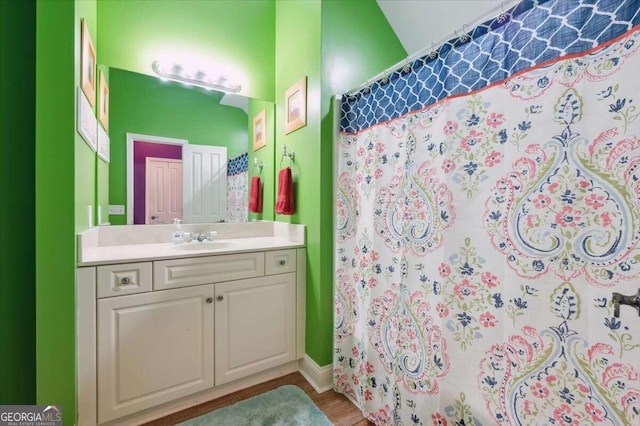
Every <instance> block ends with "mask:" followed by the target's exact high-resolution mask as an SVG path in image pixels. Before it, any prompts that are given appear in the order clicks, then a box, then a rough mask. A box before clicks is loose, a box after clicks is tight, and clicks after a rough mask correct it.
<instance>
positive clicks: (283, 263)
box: [279, 259, 287, 266]
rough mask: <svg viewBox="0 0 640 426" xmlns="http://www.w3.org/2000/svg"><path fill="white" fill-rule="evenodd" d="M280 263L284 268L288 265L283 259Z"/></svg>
mask: <svg viewBox="0 0 640 426" xmlns="http://www.w3.org/2000/svg"><path fill="white" fill-rule="evenodd" d="M279 263H280V266H284V265H285V263H287V262H286V261H285V260H284V259H282V260H281V261H280V262H279Z"/></svg>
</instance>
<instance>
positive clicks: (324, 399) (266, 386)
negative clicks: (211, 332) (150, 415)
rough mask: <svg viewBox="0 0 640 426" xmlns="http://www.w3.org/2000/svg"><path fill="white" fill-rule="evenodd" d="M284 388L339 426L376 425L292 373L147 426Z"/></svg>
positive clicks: (345, 402)
mask: <svg viewBox="0 0 640 426" xmlns="http://www.w3.org/2000/svg"><path fill="white" fill-rule="evenodd" d="M283 385H295V386H298V387H299V388H300V389H302V390H303V391H304V392H305V393H306V394H307V395H308V396H309V397H310V398H311V399H312V400H313V402H314V403H315V404H316V405H317V406H318V408H320V409H321V410H322V411H323V412H324V414H325V415H326V416H327V417H328V418H329V420H330V421H331V422H332V423H333V424H334V425H336V426H368V425H373V423H371V422H369V421H368V420H366V419H364V418H363V417H362V413H361V412H360V410H359V409H358V408H357V407H356V406H355V405H353V403H352V402H351V401H349V400H348V399H347V397H345V396H344V395H342V394H339V393H336V392H334V391H332V390H328V391H326V392H323V393H318V392H316V391H315V390H314V389H313V387H312V386H311V385H310V384H309V382H307V381H306V380H305V378H304V377H302V374H300V373H297V372H296V373H291V374H288V375H286V376H283V377H280V378H277V379H274V380H271V381H268V382H265V383H261V384H259V385H256V386H253V387H250V388H248V389H243V390H240V391H238V392H235V393H232V394H229V395H226V396H223V397H221V398H218V399H215V400H213V401H209V402H205V403H203V404H200V405H196V406H195V407H191V408H189V409H186V410H183V411H179V412H177V413H174V414H171V415H169V416H167V417H163V418H161V419H158V420H154V421H152V422H150V423H146V424H145V426H166V425H175V424H176V423H180V422H183V421H185V420H189V419H191V418H194V417H198V416H201V415H203V414H206V413H208V412H210V411H213V410H216V409H218V408H222V407H226V406H227V405H231V404H235V403H236V402H238V401H242V400H243V399H247V398H251V397H252V396H256V395H259V394H261V393H264V392H267V391H269V390H271V389H275V388H277V387H280V386H283Z"/></svg>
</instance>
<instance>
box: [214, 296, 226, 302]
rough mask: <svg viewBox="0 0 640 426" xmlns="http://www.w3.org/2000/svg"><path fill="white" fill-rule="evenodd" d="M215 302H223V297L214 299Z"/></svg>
mask: <svg viewBox="0 0 640 426" xmlns="http://www.w3.org/2000/svg"><path fill="white" fill-rule="evenodd" d="M216 300H217V301H218V302H222V301H223V300H224V296H223V295H220V296H218V297H216Z"/></svg>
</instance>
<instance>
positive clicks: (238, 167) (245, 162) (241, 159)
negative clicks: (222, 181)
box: [227, 152, 249, 176]
mask: <svg viewBox="0 0 640 426" xmlns="http://www.w3.org/2000/svg"><path fill="white" fill-rule="evenodd" d="M247 170H249V153H247V152H245V153H244V154H240V155H238V156H237V157H234V158H230V159H229V161H228V162H227V176H234V175H237V174H240V173H242V172H246V171H247Z"/></svg>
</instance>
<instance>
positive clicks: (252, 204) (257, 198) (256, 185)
mask: <svg viewBox="0 0 640 426" xmlns="http://www.w3.org/2000/svg"><path fill="white" fill-rule="evenodd" d="M249 211H250V212H251V213H262V182H260V178H259V177H258V176H254V177H252V178H251V192H250V193H249Z"/></svg>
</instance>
